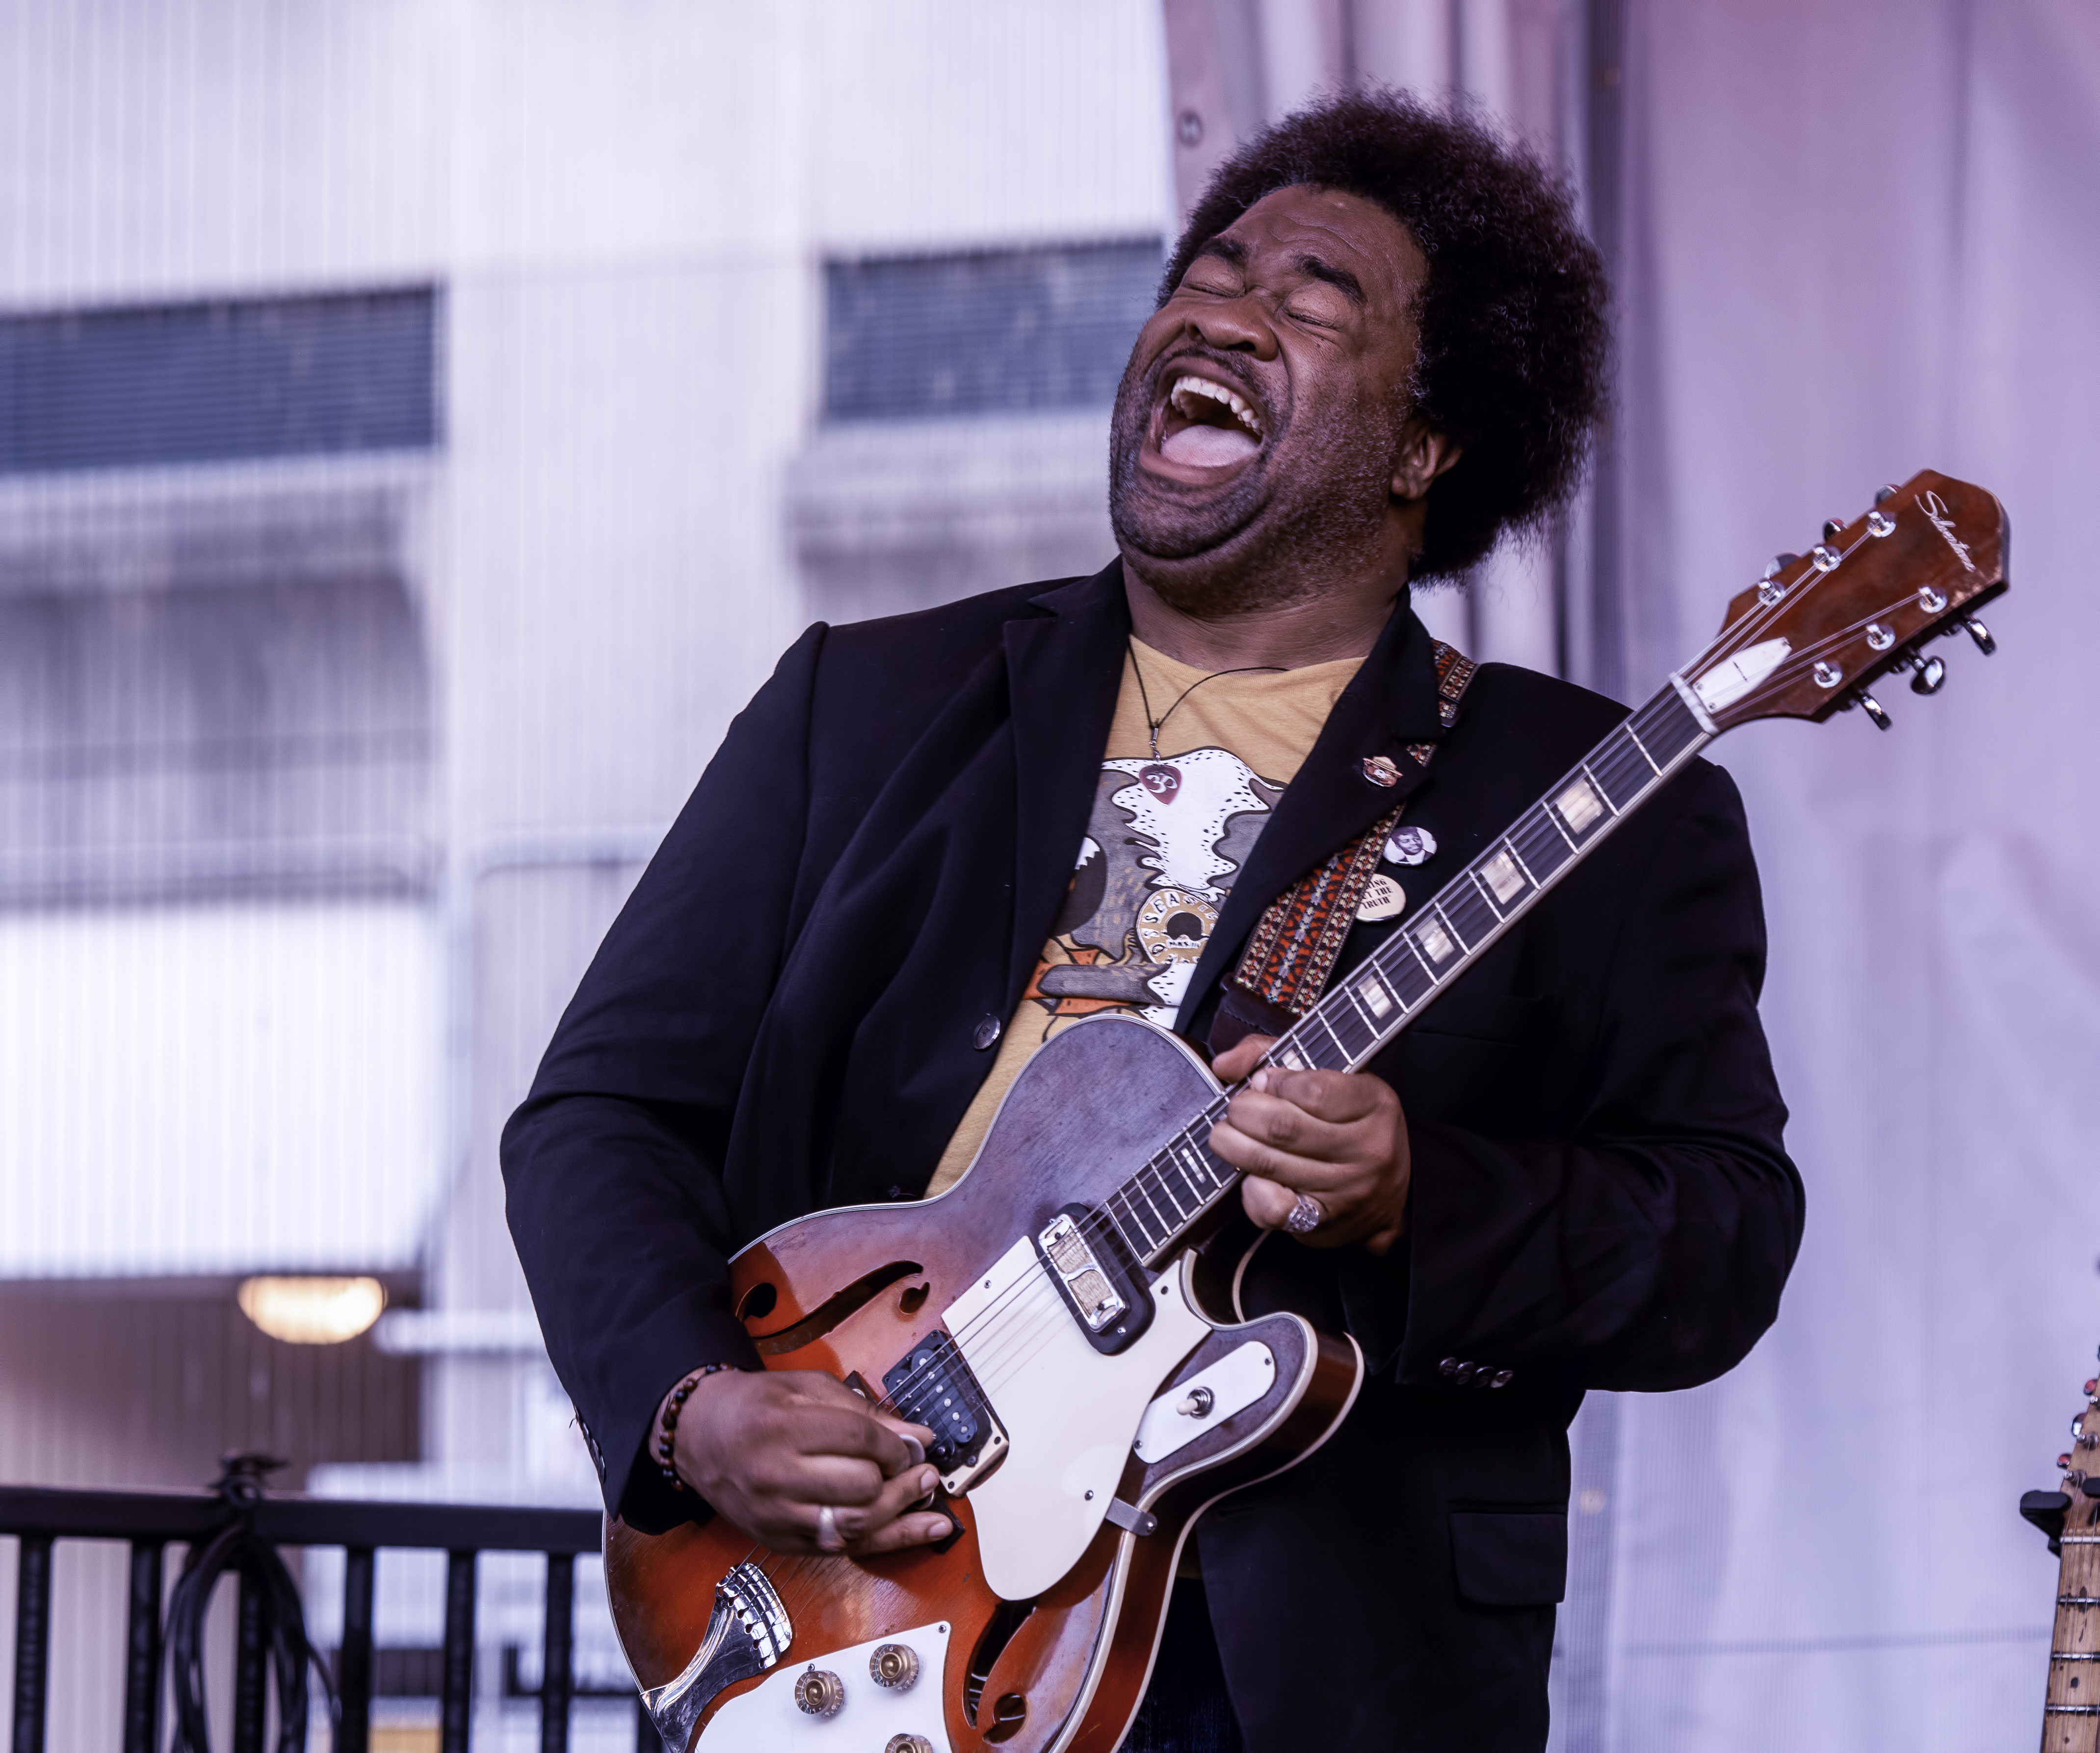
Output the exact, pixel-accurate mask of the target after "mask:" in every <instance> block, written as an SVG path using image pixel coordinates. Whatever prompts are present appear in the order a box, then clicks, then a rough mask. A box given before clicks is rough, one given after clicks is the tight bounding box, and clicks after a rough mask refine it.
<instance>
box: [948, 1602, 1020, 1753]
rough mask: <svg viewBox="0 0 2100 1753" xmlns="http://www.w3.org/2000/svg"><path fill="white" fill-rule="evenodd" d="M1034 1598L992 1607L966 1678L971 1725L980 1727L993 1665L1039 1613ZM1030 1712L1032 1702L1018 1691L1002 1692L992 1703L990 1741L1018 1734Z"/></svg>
mask: <svg viewBox="0 0 2100 1753" xmlns="http://www.w3.org/2000/svg"><path fill="white" fill-rule="evenodd" d="M1033 1612H1035V1602H1034V1601H1001V1602H1000V1603H999V1605H997V1606H996V1607H995V1608H993V1609H992V1614H991V1617H990V1618H989V1619H987V1620H986V1622H985V1628H984V1630H983V1632H982V1633H981V1634H980V1635H979V1636H978V1638H977V1648H976V1649H973V1650H972V1651H971V1652H970V1666H969V1671H968V1673H967V1674H966V1675H965V1676H964V1680H963V1715H964V1716H966V1717H968V1719H969V1724H970V1727H971V1728H973V1729H974V1728H976V1727H977V1707H978V1706H979V1705H981V1704H982V1703H983V1702H984V1689H985V1682H986V1680H990V1678H991V1671H992V1664H993V1663H994V1662H997V1661H998V1660H999V1658H1000V1656H1002V1655H1004V1654H1005V1653H1006V1646H1007V1645H1008V1644H1010V1643H1012V1641H1013V1634H1014V1633H1015V1632H1017V1631H1019V1630H1020V1629H1021V1627H1022V1626H1023V1625H1025V1624H1026V1623H1027V1621H1028V1616H1029V1614H1031V1613H1033ZM1027 1715H1028V1701H1027V1700H1026V1698H1022V1697H1021V1694H1020V1693H1017V1692H1008V1693H1001V1694H1000V1695H999V1698H997V1699H996V1700H995V1702H993V1705H992V1717H991V1724H990V1727H989V1728H987V1729H986V1730H985V1732H984V1734H985V1739H986V1740H987V1741H1004V1740H1005V1739H1006V1738H1008V1736H1009V1735H1012V1734H1013V1733H1016V1732H1017V1730H1018V1729H1020V1727H1021V1723H1022V1722H1023V1721H1024V1720H1026V1717H1027Z"/></svg>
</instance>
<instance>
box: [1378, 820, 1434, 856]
mask: <svg viewBox="0 0 2100 1753" xmlns="http://www.w3.org/2000/svg"><path fill="white" fill-rule="evenodd" d="M1435 857H1436V836H1435V835H1434V834H1432V833H1431V832H1429V830H1428V829H1427V828H1395V829H1394V830H1393V831H1392V835H1391V837H1389V838H1388V839H1387V841H1386V843H1385V861H1386V863H1388V864H1425V863H1427V862H1428V861H1429V860H1430V859H1433V858H1435Z"/></svg>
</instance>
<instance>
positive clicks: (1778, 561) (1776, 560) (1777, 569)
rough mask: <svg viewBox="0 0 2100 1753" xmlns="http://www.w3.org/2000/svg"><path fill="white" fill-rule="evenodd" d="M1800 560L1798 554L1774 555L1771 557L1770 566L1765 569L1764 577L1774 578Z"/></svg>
mask: <svg viewBox="0 0 2100 1753" xmlns="http://www.w3.org/2000/svg"><path fill="white" fill-rule="evenodd" d="M1800 558H1801V556H1800V555H1799V554H1774V555H1773V556H1772V563H1771V565H1770V566H1768V567H1766V568H1765V576H1766V577H1767V578H1774V577H1776V576H1778V575H1779V574H1780V573H1781V572H1785V570H1786V569H1787V568H1788V567H1789V566H1791V565H1793V563H1794V562H1795V561H1797V560H1798V559H1800Z"/></svg>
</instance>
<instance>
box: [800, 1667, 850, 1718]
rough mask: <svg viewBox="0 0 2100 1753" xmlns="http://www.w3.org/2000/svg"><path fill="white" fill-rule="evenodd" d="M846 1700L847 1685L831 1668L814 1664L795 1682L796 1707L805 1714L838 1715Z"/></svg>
mask: <svg viewBox="0 0 2100 1753" xmlns="http://www.w3.org/2000/svg"><path fill="white" fill-rule="evenodd" d="M845 1702H846V1689H845V1683H844V1682H843V1681H842V1680H840V1678H839V1677H838V1676H837V1675H836V1674H834V1673H833V1672H832V1671H831V1670H830V1669H829V1668H821V1667H816V1666H815V1665H814V1664H812V1665H811V1667H810V1670H809V1671H808V1672H807V1673H805V1674H804V1675H803V1676H801V1679H799V1680H796V1682H795V1708H796V1710H798V1711H801V1713H802V1714H803V1715H805V1716H836V1715H838V1714H839V1707H840V1706H841V1705H843V1704H844V1703H845Z"/></svg>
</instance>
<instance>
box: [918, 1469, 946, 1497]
mask: <svg viewBox="0 0 2100 1753" xmlns="http://www.w3.org/2000/svg"><path fill="white" fill-rule="evenodd" d="M940 1482H941V1476H940V1475H939V1474H938V1473H935V1472H934V1471H933V1468H930V1467H929V1468H927V1469H926V1471H925V1472H924V1473H921V1474H920V1476H919V1489H920V1490H921V1491H930V1490H933V1487H934V1486H937V1485H938V1484H940Z"/></svg>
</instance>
